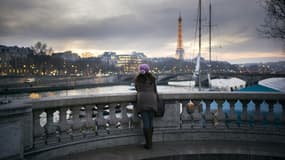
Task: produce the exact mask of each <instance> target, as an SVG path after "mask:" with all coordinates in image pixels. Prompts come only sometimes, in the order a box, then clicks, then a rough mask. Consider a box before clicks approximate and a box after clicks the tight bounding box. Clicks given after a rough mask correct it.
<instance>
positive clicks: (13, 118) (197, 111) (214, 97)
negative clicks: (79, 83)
mask: <svg viewBox="0 0 285 160" xmlns="http://www.w3.org/2000/svg"><path fill="white" fill-rule="evenodd" d="M160 98H161V99H162V101H163V103H164V105H165V114H164V116H163V117H161V118H155V120H154V141H172V140H216V139H220V140H221V139H223V140H242V141H262V142H274V143H281V144H282V145H284V146H285V134H284V133H285V132H284V131H285V130H284V123H285V95H284V94H281V93H238V92H234V93H230V92H198V93H193V92H189V93H162V94H160ZM135 103H136V95H135V93H128V94H113V95H94V96H85V97H83V96H77V97H66V98H54V99H41V100H37V101H29V102H21V103H15V104H10V105H5V106H4V107H2V108H1V112H0V113H1V114H0V118H1V123H0V125H1V126H0V130H1V132H0V133H1V136H0V138H1V141H0V143H1V144H0V145H1V154H0V159H1V158H15V157H18V158H19V157H20V158H23V157H25V158H27V159H42V158H44V159H49V158H52V157H57V156H63V155H67V154H69V153H76V152H82V151H86V150H90V149H94V148H104V147H112V146H117V145H128V144H138V143H142V142H143V138H142V133H141V129H140V128H141V122H140V120H139V119H138V118H137V116H136V113H135V110H134V108H135ZM189 103H193V104H194V107H187V106H189ZM225 133H226V134H225ZM249 133H250V134H249ZM237 137H238V139H236V138H237ZM5 142H11V143H9V145H7V144H4V143H5ZM5 145H6V147H5V148H6V149H4V148H3V147H2V146H5ZM16 145H17V147H15V146H16ZM18 146H19V147H18ZM2 148H3V149H2Z"/></svg>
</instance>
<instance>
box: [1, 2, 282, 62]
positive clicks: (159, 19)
mask: <svg viewBox="0 0 285 160" xmlns="http://www.w3.org/2000/svg"><path fill="white" fill-rule="evenodd" d="M259 1H260V0H212V8H213V14H212V17H213V20H212V21H213V25H214V27H213V28H212V31H213V33H212V37H213V40H212V44H213V56H212V57H213V59H217V60H226V61H229V62H231V63H246V62H264V61H276V60H285V53H284V48H283V47H282V44H281V42H279V41H277V40H269V39H264V38H262V37H261V36H260V34H259V33H258V32H257V28H258V27H259V26H260V25H261V24H263V20H264V17H265V11H264V9H263V8H262V7H261V5H260V2H259ZM209 2H210V0H202V3H203V9H202V14H203V16H202V19H203V21H202V23H203V25H202V27H203V33H202V34H203V38H202V47H203V48H202V51H203V54H202V55H203V56H204V57H205V58H206V59H208V27H207V25H208V24H207V23H208V5H209ZM197 7H198V0H80V1H79V0H43V1H42V0H1V5H0V44H2V45H9V46H10V45H18V46H24V47H28V46H31V45H33V44H35V43H36V42H37V41H42V42H45V43H47V44H48V46H51V47H52V48H54V50H55V51H65V50H72V51H73V52H76V53H79V54H80V53H82V52H91V53H93V54H94V55H99V54H102V53H103V52H104V51H115V52H117V53H119V54H125V53H131V52H132V51H138V52H144V53H145V54H146V55H147V56H149V57H166V56H171V57H174V55H175V50H176V45H177V44H176V43H177V30H178V29H177V22H178V20H177V18H178V14H179V12H181V14H182V25H183V41H184V50H185V54H186V58H193V57H194V56H196V55H197V45H198V39H197V38H196V40H195V26H196V21H197Z"/></svg>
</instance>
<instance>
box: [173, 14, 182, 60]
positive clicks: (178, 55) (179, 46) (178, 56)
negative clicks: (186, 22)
mask: <svg viewBox="0 0 285 160" xmlns="http://www.w3.org/2000/svg"><path fill="white" fill-rule="evenodd" d="M175 57H176V59H179V60H183V59H184V49H183V41H182V18H181V14H180V13H179V18H178V39H177V49H176V54H175Z"/></svg>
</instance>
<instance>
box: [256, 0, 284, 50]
mask: <svg viewBox="0 0 285 160" xmlns="http://www.w3.org/2000/svg"><path fill="white" fill-rule="evenodd" d="M262 5H263V6H264V8H265V10H266V15H267V16H266V18H265V19H264V24H263V25H261V28H259V31H260V32H261V33H262V34H263V35H264V36H265V37H267V38H275V39H280V40H282V41H283V44H284V46H285V0H264V1H262Z"/></svg>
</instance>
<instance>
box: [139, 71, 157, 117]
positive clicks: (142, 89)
mask: <svg viewBox="0 0 285 160" xmlns="http://www.w3.org/2000/svg"><path fill="white" fill-rule="evenodd" d="M139 76H145V75H139ZM137 79H138V78H136V80H135V88H136V91H137V105H136V110H137V112H142V111H151V110H152V111H157V103H158V100H157V93H156V92H157V91H156V84H155V78H153V79H150V78H146V80H145V81H144V82H143V81H139V80H137Z"/></svg>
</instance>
